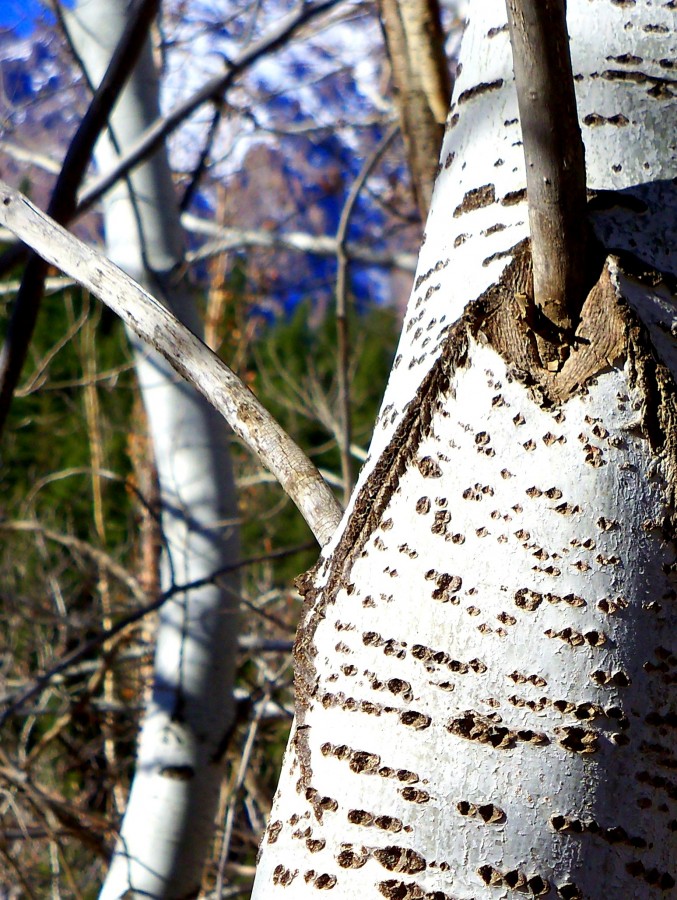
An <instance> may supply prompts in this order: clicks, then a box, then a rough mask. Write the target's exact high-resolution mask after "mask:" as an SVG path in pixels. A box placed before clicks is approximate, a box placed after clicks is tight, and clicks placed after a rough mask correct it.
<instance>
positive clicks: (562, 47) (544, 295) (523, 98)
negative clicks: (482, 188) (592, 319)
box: [506, 0, 592, 338]
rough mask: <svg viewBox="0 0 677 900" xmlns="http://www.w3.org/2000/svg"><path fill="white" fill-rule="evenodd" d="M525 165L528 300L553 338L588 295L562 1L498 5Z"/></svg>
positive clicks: (582, 186) (581, 169) (577, 138)
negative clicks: (504, 20)
mask: <svg viewBox="0 0 677 900" xmlns="http://www.w3.org/2000/svg"><path fill="white" fill-rule="evenodd" d="M506 6H507V10H508V25H509V28H510V43H511V45H512V52H513V66H514V71H515V83H516V86H517V102H518V106H519V114H520V123H521V128H522V142H523V144H524V159H525V163H526V178H527V197H528V203H529V226H530V230H531V255H532V264H533V280H534V286H533V293H534V296H533V299H534V302H535V304H536V306H537V307H538V309H540V310H541V312H542V313H543V314H544V315H545V317H546V318H547V319H548V320H549V321H550V322H551V323H552V324H553V325H554V326H555V328H556V329H557V331H558V332H559V333H560V338H561V337H562V336H564V335H566V333H570V332H571V330H572V327H573V328H575V324H576V322H577V321H578V317H579V314H580V310H581V307H582V306H583V302H584V300H585V297H586V294H587V292H588V289H589V288H590V287H592V281H591V280H590V278H589V273H588V266H587V265H586V262H587V252H586V245H587V244H588V228H587V213H586V180H585V153H584V149H583V139H582V137H581V129H580V127H579V124H578V113H577V110H576V94H575V91H574V81H573V73H572V68H571V56H570V53H569V37H568V33H567V24H566V0H506Z"/></svg>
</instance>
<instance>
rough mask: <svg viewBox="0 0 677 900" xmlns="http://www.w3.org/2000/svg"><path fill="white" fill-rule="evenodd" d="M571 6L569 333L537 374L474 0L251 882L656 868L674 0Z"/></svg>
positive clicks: (661, 762)
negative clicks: (422, 237)
mask: <svg viewBox="0 0 677 900" xmlns="http://www.w3.org/2000/svg"><path fill="white" fill-rule="evenodd" d="M568 25H569V32H570V34H571V51H572V60H573V72H574V79H575V82H576V88H577V101H578V109H579V115H580V119H581V123H582V129H583V137H584V141H585V144H586V162H587V180H588V188H589V190H590V192H591V193H590V200H589V212H590V215H591V218H592V222H593V226H594V229H595V233H596V235H597V238H598V240H599V241H600V244H601V245H602V246H601V248H600V250H601V252H600V264H599V267H598V272H597V283H596V285H595V287H594V288H593V289H592V291H591V292H590V294H589V296H588V297H587V300H586V302H585V304H584V307H583V311H582V315H581V322H580V324H579V326H578V329H577V332H576V342H575V346H574V350H573V351H572V353H571V355H570V357H569V359H568V360H567V362H566V363H565V364H564V366H563V367H562V369H561V371H559V372H555V373H553V372H549V371H548V370H547V369H544V368H542V367H541V365H540V361H539V359H538V356H537V353H536V352H535V349H534V348H535V344H536V341H535V338H536V335H535V334H534V331H533V323H532V322H530V321H529V319H528V318H527V317H526V316H525V315H524V308H523V305H522V302H523V298H524V297H525V296H527V295H528V294H529V292H530V290H531V271H530V257H529V250H528V242H527V241H526V238H527V237H528V215H527V207H526V191H525V184H526V182H525V170H524V160H523V151H522V146H521V140H520V131H519V119H518V111H517V98H516V93H515V88H514V82H513V74H512V58H511V50H510V45H509V39H508V29H507V24H506V11H505V6H504V3H503V2H502V0H477V2H475V3H473V4H472V5H471V8H470V21H469V26H468V30H467V32H466V35H465V38H464V43H463V49H462V54H461V63H462V71H461V74H460V76H459V78H458V81H457V83H456V86H455V91H454V98H453V103H452V108H451V113H450V117H449V119H448V132H447V136H446V139H445V144H444V148H443V152H442V171H441V174H440V177H439V179H438V183H437V185H436V190H435V199H434V203H433V207H432V209H431V213H430V218H429V221H428V226H427V229H426V232H427V240H426V242H425V244H424V246H423V249H422V252H421V257H420V260H419V267H418V275H417V278H416V282H415V288H414V291H413V294H412V297H411V300H410V303H409V308H408V311H407V315H406V318H405V323H404V328H403V335H402V339H401V343H400V347H399V351H398V354H397V356H396V359H395V364H394V368H393V372H392V375H391V379H390V382H389V385H388V388H387V391H386V396H385V398H384V402H383V407H382V410H381V414H380V417H379V420H378V423H377V427H376V431H375V434H374V438H373V441H372V446H371V451H370V456H369V459H368V461H367V463H366V465H365V467H364V470H363V472H362V475H361V478H360V481H359V483H358V485H357V488H356V490H355V492H354V495H353V500H352V504H351V512H350V516H349V517H347V518H346V519H345V520H344V525H343V527H342V529H341V533H339V534H337V535H336V537H335V539H334V540H333V541H332V542H331V543H330V544H329V545H328V546H327V547H326V548H325V550H324V552H323V555H322V558H321V559H320V561H319V563H318V565H317V567H316V568H315V569H314V570H313V571H312V572H311V573H310V574H309V575H308V576H306V577H305V578H304V579H303V580H302V585H301V586H302V590H303V592H304V594H305V598H306V606H305V610H304V614H303V617H302V622H301V626H300V628H299V632H298V636H297V643H296V688H297V718H296V725H295V728H294V729H293V732H292V736H291V739H290V743H289V747H288V750H287V756H286V761H285V765H284V768H283V773H282V777H281V781H280V787H279V790H278V795H277V798H276V802H275V805H274V808H273V812H272V814H271V821H270V824H269V827H268V832H267V837H266V839H265V840H264V843H263V845H262V854H261V860H260V865H259V873H258V876H257V880H256V883H255V888H254V893H253V896H254V897H255V898H256V900H263V898H266V900H268V898H269V897H271V896H276V895H277V893H279V891H278V890H276V888H281V887H285V888H287V887H289V886H290V885H291V886H292V887H291V890H292V893H293V896H294V897H295V898H301V897H305V896H309V897H311V896H312V897H314V896H315V895H316V891H317V889H329V888H331V889H333V893H332V895H331V896H332V897H336V898H338V897H342V898H352V897H357V896H360V897H388V898H393V900H394V898H424V897H427V898H435V900H451V898H454V900H457V898H466V900H468V898H471V897H472V898H480V897H496V896H499V894H500V896H508V895H512V892H513V891H521V892H525V893H527V894H530V895H535V896H542V897H546V896H547V897H561V898H582V897H601V896H602V895H610V896H618V897H637V898H653V897H657V896H662V892H664V891H668V890H670V889H672V888H674V886H675V883H676V881H675V878H676V875H677V872H676V871H675V862H674V860H675V858H676V856H675V854H676V851H677V838H676V834H677V829H676V826H675V823H676V822H677V815H676V814H677V801H676V797H677V793H676V787H677V785H676V783H675V779H674V778H673V777H672V776H671V774H670V773H671V771H672V770H673V769H674V765H675V755H674V728H675V723H676V722H677V695H676V693H675V682H676V679H675V667H676V666H677V653H675V649H674V634H675V626H676V625H677V621H676V620H677V612H676V608H675V600H676V599H677V594H676V592H675V584H674V578H675V576H674V571H675V565H676V562H677V559H676V554H675V543H674V530H675V522H674V497H675V486H676V484H677V469H676V464H677V456H676V443H675V434H676V432H675V424H674V423H675V421H676V418H675V417H676V416H677V399H676V394H677V392H676V389H675V382H674V374H675V371H677V354H676V353H675V342H674V339H673V337H672V332H673V328H674V325H673V322H674V302H675V298H674V284H675V273H676V271H677V258H676V256H675V249H674V248H675V246H676V243H675V238H676V237H677V235H676V234H675V230H676V226H675V221H674V212H673V210H674V206H675V199H676V197H675V194H676V188H675V182H674V178H675V175H676V174H677V155H676V154H675V144H674V141H675V137H674V135H675V133H676V132H677V129H676V127H675V126H676V125H677V121H676V120H677V104H676V102H675V96H674V93H675V83H674V79H672V77H671V75H670V73H671V72H672V71H674V66H675V59H674V46H673V45H672V44H671V41H672V36H671V35H672V32H673V28H674V12H673V11H672V10H671V9H670V8H669V7H668V6H662V7H656V6H654V5H653V4H650V3H649V0H645V2H639V3H636V4H633V5H632V8H631V9H626V8H625V7H624V6H620V5H618V4H616V3H613V2H611V0H600V2H597V3H594V4H591V3H589V2H587V0H570V2H569V3H568ZM582 225H583V223H582ZM602 251H603V252H602ZM605 255H606V261H604V259H605ZM497 891H498V892H499V893H497Z"/></svg>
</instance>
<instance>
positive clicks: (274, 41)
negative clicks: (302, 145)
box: [76, 0, 339, 216]
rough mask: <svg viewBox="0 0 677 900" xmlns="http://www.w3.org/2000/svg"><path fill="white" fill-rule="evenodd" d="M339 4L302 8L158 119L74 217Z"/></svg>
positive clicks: (89, 191)
mask: <svg viewBox="0 0 677 900" xmlns="http://www.w3.org/2000/svg"><path fill="white" fill-rule="evenodd" d="M338 2H339V0H323V2H322V3H318V4H316V5H315V6H306V5H305V4H303V5H302V7H301V8H300V9H298V10H295V11H294V12H292V13H291V15H289V16H288V17H287V18H286V19H284V20H283V21H282V22H281V23H280V25H279V26H278V27H277V28H276V29H275V30H274V31H273V32H272V33H270V34H266V35H264V36H263V37H262V38H261V39H260V40H258V41H256V43H254V44H252V46H251V47H250V48H249V49H247V50H245V51H244V53H242V54H241V55H240V56H239V57H238V58H237V59H235V60H233V61H232V62H231V64H230V68H229V71H228V72H227V73H226V74H225V75H217V76H216V77H214V78H211V79H210V80H209V81H208V82H207V84H205V85H204V86H203V87H202V88H200V90H199V91H197V92H196V93H195V94H193V95H192V96H191V97H188V99H187V100H184V101H183V103H180V104H179V105H178V106H177V107H176V108H175V109H173V110H172V112H171V113H169V115H167V116H165V117H164V118H163V119H159V120H158V121H157V122H156V123H155V124H154V125H151V127H150V128H149V129H148V130H147V131H146V133H145V134H143V135H141V137H140V138H139V140H138V141H137V142H136V144H135V145H134V146H133V147H132V148H131V149H130V150H129V152H128V153H127V154H126V156H124V158H123V159H121V160H120V161H119V163H118V164H117V165H116V166H115V168H114V169H112V170H111V171H110V172H107V173H106V174H105V175H104V176H102V177H101V178H100V179H99V180H98V181H96V182H95V183H94V184H93V185H91V186H90V187H89V188H88V189H87V191H86V192H85V193H84V194H83V196H82V197H81V198H80V203H79V205H78V209H77V212H76V215H78V216H79V215H81V214H82V213H84V212H86V211H87V210H88V209H89V208H90V207H91V206H92V205H93V204H94V203H96V202H97V200H99V199H100V198H101V197H102V196H103V195H104V194H105V193H106V192H107V191H108V190H109V189H110V188H111V187H112V186H113V185H114V184H115V183H116V182H117V181H119V180H120V178H122V176H123V175H126V174H127V173H128V172H130V171H131V170H132V169H133V168H135V167H136V166H137V165H138V164H139V163H140V162H142V161H143V160H144V159H147V158H148V157H149V156H150V155H151V154H152V153H153V151H154V150H156V149H157V148H158V147H159V146H160V144H161V143H162V142H163V141H164V140H165V139H166V138H167V137H169V135H170V134H172V133H173V132H174V131H175V130H176V129H177V128H178V127H179V125H181V124H182V123H183V122H184V121H185V120H186V119H187V118H188V117H189V116H190V115H192V114H193V113H194V112H195V110H196V109H198V108H199V107H200V106H202V105H203V104H205V103H214V102H216V103H219V102H221V101H222V99H223V95H224V93H225V92H226V91H227V90H228V88H229V87H230V86H231V85H232V84H233V82H234V81H235V80H236V79H237V78H238V77H239V76H240V75H241V74H242V72H244V71H245V70H246V69H249V68H251V66H252V65H253V64H254V63H255V62H257V60H259V59H260V58H261V57H262V56H264V55H265V54H266V53H270V52H271V51H272V50H277V48H278V47H280V46H282V45H283V44H285V43H286V42H287V41H288V40H289V38H290V37H292V36H293V35H294V34H295V33H296V32H297V31H298V30H299V29H300V28H301V27H302V26H304V25H306V24H307V23H308V22H310V21H311V20H312V19H314V18H316V17H317V16H318V15H320V14H321V13H324V12H327V11H328V10H330V9H331V8H332V7H334V6H336V4H337V3H338Z"/></svg>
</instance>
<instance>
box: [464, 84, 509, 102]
mask: <svg viewBox="0 0 677 900" xmlns="http://www.w3.org/2000/svg"><path fill="white" fill-rule="evenodd" d="M503 84H504V82H503V79H502V78H497V79H496V80H495V81H486V82H482V84H476V85H475V86H474V87H471V88H468V90H467V91H463V93H462V94H461V95H460V96H459V98H458V105H459V106H460V105H461V103H467V102H468V101H469V100H474V99H475V97H479V96H481V95H482V94H488V93H490V92H491V91H497V90H500V88H502V87H503Z"/></svg>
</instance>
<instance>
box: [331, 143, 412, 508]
mask: <svg viewBox="0 0 677 900" xmlns="http://www.w3.org/2000/svg"><path fill="white" fill-rule="evenodd" d="M398 130H399V129H398V126H397V125H391V126H390V128H389V129H388V131H386V133H385V135H384V136H383V138H382V140H381V141H379V143H378V144H377V146H376V147H375V149H374V150H373V152H372V153H371V154H370V155H369V156H368V157H367V159H366V160H365V161H364V163H363V164H362V168H361V169H360V172H359V173H358V176H357V178H356V179H355V181H354V182H353V184H352V187H351V188H350V192H349V194H348V196H347V198H346V202H345V203H344V205H343V209H342V210H341V218H340V220H339V223H338V228H337V230H336V244H337V253H336V256H337V273H336V342H337V353H338V366H337V379H338V395H339V396H338V402H339V422H340V425H341V434H340V435H339V436H338V444H339V451H340V454H341V474H342V476H343V502H344V504H345V505H346V506H347V504H348V500H349V499H350V494H351V492H352V489H353V478H352V454H351V452H350V447H351V444H352V427H351V413H350V383H349V382H350V379H349V371H348V370H349V352H350V335H349V328H348V254H347V253H346V237H347V235H348V225H349V223H350V217H351V216H352V214H353V209H354V208H355V204H356V203H357V198H358V197H359V196H360V191H361V190H362V188H363V187H364V184H365V182H366V180H367V178H368V177H369V175H370V174H371V173H372V171H373V170H374V167H375V166H377V165H378V163H379V161H380V159H381V157H382V156H383V154H384V153H385V151H386V150H387V149H388V147H389V146H390V143H391V141H392V140H393V138H394V137H395V135H396V134H397V132H398Z"/></svg>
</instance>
